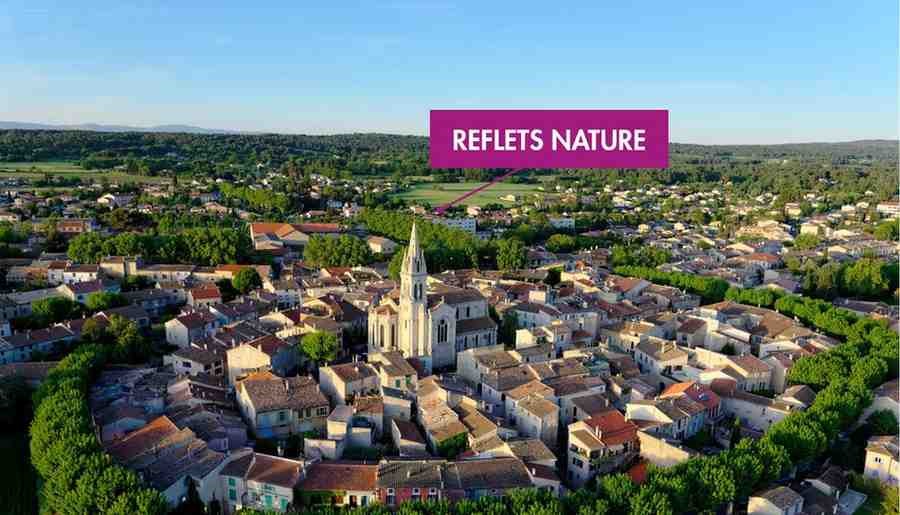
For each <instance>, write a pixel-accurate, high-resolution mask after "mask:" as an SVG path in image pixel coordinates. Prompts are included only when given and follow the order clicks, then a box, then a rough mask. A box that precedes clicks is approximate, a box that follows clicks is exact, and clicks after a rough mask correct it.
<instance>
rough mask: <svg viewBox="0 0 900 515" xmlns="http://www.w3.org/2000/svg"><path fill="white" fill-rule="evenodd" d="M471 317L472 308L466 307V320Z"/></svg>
mask: <svg viewBox="0 0 900 515" xmlns="http://www.w3.org/2000/svg"><path fill="white" fill-rule="evenodd" d="M471 316H472V308H471V307H470V306H466V318H469V317H471Z"/></svg>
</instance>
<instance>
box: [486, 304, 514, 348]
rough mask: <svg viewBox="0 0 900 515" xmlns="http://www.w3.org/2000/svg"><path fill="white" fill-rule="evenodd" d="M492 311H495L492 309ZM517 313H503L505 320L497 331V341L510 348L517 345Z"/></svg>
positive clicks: (509, 311)
mask: <svg viewBox="0 0 900 515" xmlns="http://www.w3.org/2000/svg"><path fill="white" fill-rule="evenodd" d="M491 309H494V308H493V307H491ZM517 318H518V317H516V312H515V311H513V310H511V309H508V310H506V311H504V312H503V319H502V320H501V321H500V328H499V330H498V331H497V340H498V341H500V342H501V343H503V344H506V345H509V346H515V344H516V330H517V329H518V328H519V321H518V319H517Z"/></svg>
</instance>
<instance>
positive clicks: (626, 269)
mask: <svg viewBox="0 0 900 515" xmlns="http://www.w3.org/2000/svg"><path fill="white" fill-rule="evenodd" d="M613 271H614V272H615V273H617V274H619V275H625V276H630V277H640V278H641V279H646V280H648V281H652V282H654V283H658V284H665V285H667V286H674V287H675V288H680V289H682V290H687V291H688V292H691V293H694V294H697V295H699V296H700V298H701V299H703V302H705V303H711V302H719V301H721V300H723V299H724V298H725V293H726V292H727V291H728V283H727V282H726V281H724V280H723V279H719V278H718V277H702V276H699V275H694V274H685V273H682V272H663V271H661V270H657V269H656V268H652V267H647V266H631V265H624V266H617V267H615V268H614V269H613Z"/></svg>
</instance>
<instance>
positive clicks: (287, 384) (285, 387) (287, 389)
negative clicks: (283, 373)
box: [282, 379, 291, 392]
mask: <svg viewBox="0 0 900 515" xmlns="http://www.w3.org/2000/svg"><path fill="white" fill-rule="evenodd" d="M282 382H283V383H284V391H286V392H290V391H291V383H289V382H288V380H287V379H283V380H282Z"/></svg>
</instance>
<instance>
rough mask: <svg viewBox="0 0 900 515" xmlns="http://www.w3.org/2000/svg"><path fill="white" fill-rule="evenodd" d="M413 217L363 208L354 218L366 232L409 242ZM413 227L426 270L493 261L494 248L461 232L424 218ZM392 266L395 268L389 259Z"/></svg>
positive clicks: (440, 270)
mask: <svg viewBox="0 0 900 515" xmlns="http://www.w3.org/2000/svg"><path fill="white" fill-rule="evenodd" d="M413 220H414V217H413V216H412V215H407V214H405V213H401V212H396V211H386V210H383V209H377V208H376V209H368V208H367V209H364V210H363V211H362V213H361V214H360V216H359V218H358V222H360V223H362V224H363V225H365V226H366V228H367V229H368V230H369V232H370V233H372V234H376V235H379V236H384V237H386V238H390V239H392V240H394V241H397V242H404V243H405V242H407V241H409V235H410V232H411V231H412V224H413ZM416 227H417V229H418V233H419V234H418V237H419V244H420V245H421V247H422V251H423V253H424V254H425V262H426V265H427V267H428V271H429V272H430V273H439V272H443V271H445V270H453V269H461V268H473V267H478V266H479V264H481V263H485V264H488V265H493V264H494V260H495V252H496V251H495V249H494V248H493V247H492V246H490V245H488V244H486V243H484V242H482V241H480V240H478V239H477V238H475V237H474V236H473V235H471V234H469V233H467V232H465V231H461V230H459V229H454V228H450V227H447V226H444V225H441V224H433V223H430V222H428V221H426V220H418V221H416ZM401 250H402V249H401ZM397 255H399V256H401V257H399V258H398V257H397V256H396V255H395V257H394V259H395V260H399V259H402V255H403V252H402V251H398V252H397ZM398 264H399V262H398ZM392 265H394V266H393V268H394V269H395V270H397V271H399V267H398V266H397V265H395V264H394V262H393V261H392Z"/></svg>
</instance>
